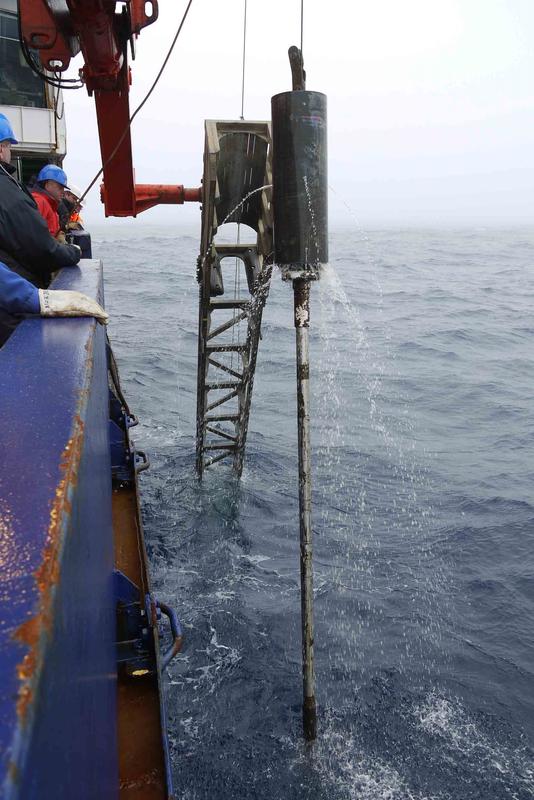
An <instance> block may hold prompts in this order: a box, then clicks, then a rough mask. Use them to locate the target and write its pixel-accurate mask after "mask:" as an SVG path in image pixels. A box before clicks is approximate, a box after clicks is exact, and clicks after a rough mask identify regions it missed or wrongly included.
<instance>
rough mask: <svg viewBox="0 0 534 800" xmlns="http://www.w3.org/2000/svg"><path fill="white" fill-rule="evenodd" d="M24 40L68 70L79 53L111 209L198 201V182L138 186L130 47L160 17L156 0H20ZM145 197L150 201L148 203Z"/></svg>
mask: <svg viewBox="0 0 534 800" xmlns="http://www.w3.org/2000/svg"><path fill="white" fill-rule="evenodd" d="M19 14H20V25H21V34H22V39H23V42H24V44H25V46H26V47H27V48H31V49H32V50H37V51H38V53H39V57H40V60H41V64H42V66H43V68H44V69H45V70H47V71H49V72H51V73H54V74H56V75H57V74H61V73H62V72H65V71H66V70H67V69H68V68H69V65H70V62H71V59H72V58H74V57H75V56H76V55H78V53H80V52H81V53H82V55H83V59H84V66H83V67H82V69H81V70H80V77H81V79H82V80H83V82H84V83H85V85H86V87H87V91H88V93H89V95H90V96H94V98H95V105H96V115H97V122H98V135H99V139H100V153H101V157H102V166H103V170H104V185H103V187H102V192H101V195H102V200H103V202H104V206H105V212H106V216H116V217H129V216H133V217H135V216H137V214H138V213H140V212H141V211H144V210H145V209H146V208H150V207H151V206H153V205H156V204H157V203H160V202H165V203H169V202H174V203H183V202H184V201H185V200H193V201H196V202H198V201H200V196H201V192H200V189H184V187H183V186H181V185H173V186H165V187H162V186H160V185H157V186H153V187H152V185H150V184H143V185H142V186H139V187H137V186H136V185H135V172H134V168H133V157H132V143H131V137H130V104H129V91H130V84H131V70H130V67H129V64H128V47H130V50H131V52H132V57H133V58H135V42H136V39H137V37H138V36H139V34H140V33H141V31H142V29H143V28H145V27H146V26H147V25H151V24H152V23H153V22H155V21H156V19H157V18H158V3H157V0H150V2H146V0H121V2H120V3H117V2H115V0H19ZM147 197H149V198H150V202H147Z"/></svg>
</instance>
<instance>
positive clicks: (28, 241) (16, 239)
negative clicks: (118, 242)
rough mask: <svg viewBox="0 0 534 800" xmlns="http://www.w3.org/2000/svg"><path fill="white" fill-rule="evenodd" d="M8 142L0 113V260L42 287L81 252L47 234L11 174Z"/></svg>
mask: <svg viewBox="0 0 534 800" xmlns="http://www.w3.org/2000/svg"><path fill="white" fill-rule="evenodd" d="M12 144H17V140H16V139H15V137H14V135H13V131H12V129H11V125H10V124H9V121H8V120H7V118H6V117H5V116H4V115H3V114H0V261H3V262H4V263H5V264H7V266H8V267H9V268H10V269H12V270H13V271H14V272H17V273H18V274H19V275H22V277H23V278H26V279H27V280H29V281H31V282H32V283H33V284H34V286H37V288H39V289H46V288H47V287H48V284H49V283H50V278H51V275H52V273H53V272H55V271H56V270H58V269H61V267H69V266H75V265H76V264H77V263H78V261H79V260H80V256H81V251H80V248H79V247H78V246H77V245H74V244H61V243H60V242H58V241H56V240H55V239H54V238H53V237H52V236H51V235H50V232H49V230H48V228H47V226H46V222H45V221H44V219H43V218H42V217H41V215H40V214H39V212H38V211H37V206H36V204H35V201H34V199H33V198H32V196H31V194H30V193H29V192H28V190H27V189H26V187H24V186H22V184H20V183H19V182H18V181H17V180H16V178H15V177H14V175H13V173H14V172H15V169H14V167H12V166H11V145H12Z"/></svg>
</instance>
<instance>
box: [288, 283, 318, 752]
mask: <svg viewBox="0 0 534 800" xmlns="http://www.w3.org/2000/svg"><path fill="white" fill-rule="evenodd" d="M293 299H294V322H295V332H296V343H297V419H298V449H299V515H300V602H301V624H302V684H303V695H304V697H303V705H302V721H303V728H304V738H305V739H306V740H307V741H313V740H314V739H315V738H316V737H317V707H316V703H315V667H314V656H313V638H314V637H313V548H312V527H311V447H310V358H309V339H308V328H309V319H310V311H309V309H310V284H309V281H307V280H303V279H302V278H299V279H297V280H294V281H293Z"/></svg>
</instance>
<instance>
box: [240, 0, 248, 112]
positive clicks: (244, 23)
mask: <svg viewBox="0 0 534 800" xmlns="http://www.w3.org/2000/svg"><path fill="white" fill-rule="evenodd" d="M246 56H247V0H245V5H244V10H243V67H242V74H241V119H245V117H244V112H245V67H246Z"/></svg>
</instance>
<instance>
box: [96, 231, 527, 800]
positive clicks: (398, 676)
mask: <svg viewBox="0 0 534 800" xmlns="http://www.w3.org/2000/svg"><path fill="white" fill-rule="evenodd" d="M93 239H94V250H95V254H96V255H98V256H101V257H102V258H104V259H105V263H106V276H107V283H106V300H107V306H108V310H109V312H110V314H111V322H110V325H109V332H110V336H111V339H112V343H113V345H114V348H115V352H116V355H117V358H118V362H119V367H120V370H121V375H122V381H123V389H124V391H125V393H126V395H127V397H128V398H129V402H130V405H131V407H132V410H134V411H135V413H136V414H137V415H138V416H139V418H140V420H141V425H140V426H139V428H137V429H135V430H134V431H133V433H134V434H135V436H134V438H135V441H136V444H137V445H138V446H139V447H142V448H143V449H146V450H147V451H148V452H149V454H150V458H151V461H152V467H151V469H150V471H149V472H148V473H144V474H143V477H142V493H143V495H142V508H143V517H144V523H145V529H146V540H147V547H148V552H149V556H150V563H151V572H152V581H153V588H154V590H155V592H156V594H157V595H159V597H160V598H161V599H163V600H165V601H166V602H168V603H170V604H171V605H173V606H174V607H175V608H176V609H177V610H178V613H179V616H180V618H181V619H182V621H183V624H184V626H185V636H186V638H185V644H184V648H183V652H182V654H181V655H180V656H179V657H178V658H177V659H176V660H175V661H174V662H173V664H172V665H171V666H170V668H169V669H168V676H167V691H168V709H169V725H170V745H171V754H172V760H173V771H174V783H175V792H176V796H177V797H178V798H183V799H184V800H208V799H209V800H214V799H217V800H226V799H228V800H245V798H246V800H255V799H256V798H257V799H258V800H267V799H269V800H297V799H298V800H305V799H306V800H307V799H308V798H309V799H310V800H312V799H313V800H405V799H406V800H408V799H409V800H449V799H450V800H505V799H506V800H508V799H509V800H532V798H534V452H533V446H534V363H533V353H534V316H533V308H534V229H532V228H530V229H519V228H518V229H513V230H512V229H511V230H496V229H491V228H488V229H485V228H477V229H462V230H417V229H410V230H372V231H364V230H362V229H360V228H358V226H357V225H353V226H352V227H349V228H347V229H346V230H339V231H336V232H334V233H333V234H332V235H331V244H330V266H329V268H328V269H327V270H326V274H325V276H324V278H323V280H322V281H321V282H320V283H319V284H318V285H315V286H313V288H312V312H311V314H312V320H311V328H310V333H311V384H312V444H313V465H314V466H313V478H314V490H313V504H314V506H313V530H314V548H315V552H314V564H315V626H316V630H315V634H316V636H315V657H316V673H317V700H318V705H319V735H318V739H317V742H316V743H315V744H314V745H313V746H306V745H305V744H304V743H303V741H302V736H301V701H302V684H301V668H300V657H301V651H300V600H299V598H300V585H299V544H298V541H299V531H298V495H297V445H296V439H297V435H296V400H295V343H294V329H293V325H292V293H291V288H290V286H288V285H287V284H284V283H282V282H281V280H280V277H279V275H278V274H277V272H276V271H275V273H274V274H273V280H272V285H271V293H270V297H269V300H268V303H267V306H266V309H265V313H264V322H263V339H262V341H261V344H260V352H259V357H258V364H257V373H256V382H255V386H254V398H253V405H252V413H251V421H250V432H249V439H248V448H247V459H246V466H245V470H244V474H243V477H242V480H241V481H239V482H238V481H236V480H235V479H234V478H233V476H232V474H231V473H230V472H229V470H228V468H227V467H224V466H222V465H220V464H218V465H216V466H214V467H213V468H212V470H211V471H209V472H208V474H207V475H206V477H205V479H204V481H203V482H202V483H199V481H198V480H197V478H196V477H195V472H194V458H195V440H194V436H195V400H196V397H195V395H196V359H197V320H198V286H197V283H196V281H195V268H196V257H197V255H198V236H197V233H196V232H194V231H192V232H184V231H182V230H181V229H180V226H179V224H177V225H176V228H175V229H173V228H172V227H170V226H169V227H165V228H150V227H136V225H135V223H131V225H130V226H129V227H127V228H125V227H120V228H116V227H114V226H113V224H111V225H110V226H109V227H106V228H102V229H98V230H96V231H95V232H94V235H93ZM229 291H230V292H232V291H233V285H231V281H230V282H229ZM241 335H242V332H241Z"/></svg>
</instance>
